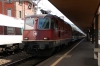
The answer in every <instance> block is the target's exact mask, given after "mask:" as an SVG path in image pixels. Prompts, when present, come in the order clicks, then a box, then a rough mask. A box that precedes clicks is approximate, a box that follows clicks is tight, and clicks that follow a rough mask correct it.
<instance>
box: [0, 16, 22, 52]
mask: <svg viewBox="0 0 100 66" xmlns="http://www.w3.org/2000/svg"><path fill="white" fill-rule="evenodd" d="M23 28H24V20H20V19H16V18H13V17H10V16H7V15H3V14H0V53H3V52H7V53H9V52H12V53H13V52H14V51H15V50H18V49H23V48H24V44H22V34H23Z"/></svg>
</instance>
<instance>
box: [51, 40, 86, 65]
mask: <svg viewBox="0 0 100 66" xmlns="http://www.w3.org/2000/svg"><path fill="white" fill-rule="evenodd" d="M83 40H84V39H83ZM83 40H81V41H80V42H79V43H81V42H82V41H83ZM79 43H78V44H76V45H75V46H74V47H73V48H72V49H71V50H69V51H68V52H67V53H65V54H64V55H63V56H62V57H60V58H59V59H58V60H57V61H55V62H54V63H53V64H52V65H50V66H55V65H57V63H59V62H60V61H61V60H62V59H63V58H64V57H66V55H68V53H70V52H71V51H72V50H73V49H74V48H75V47H76V46H77V45H79Z"/></svg>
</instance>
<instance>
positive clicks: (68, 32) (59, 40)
mask: <svg viewBox="0 0 100 66" xmlns="http://www.w3.org/2000/svg"><path fill="white" fill-rule="evenodd" d="M82 35H83V34H82V33H80V32H79V31H77V30H75V29H74V28H72V26H71V25H70V24H68V23H67V22H65V21H64V20H63V19H61V18H60V17H58V16H56V15H52V14H37V15H30V16H26V17H25V23H24V30H23V41H22V43H24V45H25V46H24V50H25V52H26V53H28V54H31V55H33V56H50V55H52V53H53V52H55V51H58V50H59V49H62V48H64V47H65V46H67V45H69V44H71V42H74V41H76V40H78V39H81V38H82Z"/></svg>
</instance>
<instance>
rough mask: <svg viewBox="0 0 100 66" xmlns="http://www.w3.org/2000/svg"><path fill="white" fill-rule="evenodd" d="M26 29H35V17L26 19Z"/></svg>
mask: <svg viewBox="0 0 100 66" xmlns="http://www.w3.org/2000/svg"><path fill="white" fill-rule="evenodd" d="M24 29H34V18H27V19H26V20H25V28H24Z"/></svg>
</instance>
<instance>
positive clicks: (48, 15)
mask: <svg viewBox="0 0 100 66" xmlns="http://www.w3.org/2000/svg"><path fill="white" fill-rule="evenodd" d="M29 17H33V18H34V17H43V18H44V17H54V18H58V19H60V20H61V21H63V22H65V23H66V24H68V23H67V22H66V21H64V20H63V19H61V18H60V17H58V16H56V15H52V14H35V15H30V16H26V18H29ZM68 25H69V26H70V24H68Z"/></svg>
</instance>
